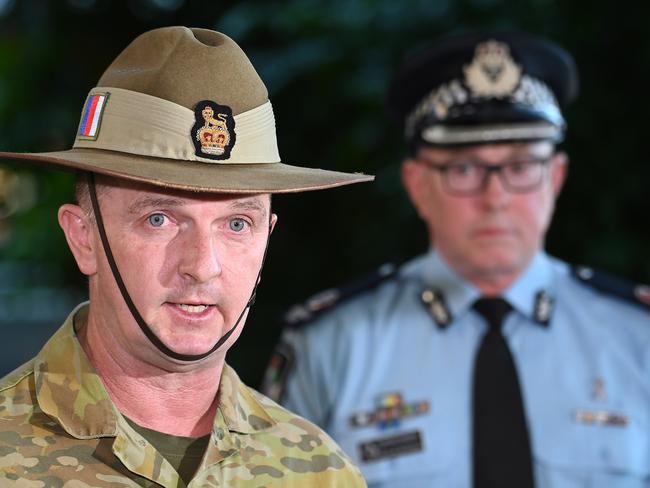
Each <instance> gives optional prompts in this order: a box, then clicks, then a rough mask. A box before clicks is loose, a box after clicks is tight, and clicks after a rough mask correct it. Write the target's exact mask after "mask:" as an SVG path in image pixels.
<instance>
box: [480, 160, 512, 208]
mask: <svg viewBox="0 0 650 488" xmlns="http://www.w3.org/2000/svg"><path fill="white" fill-rule="evenodd" d="M485 178H486V180H485V183H484V185H483V199H484V201H485V202H486V203H487V205H488V206H490V207H499V206H501V205H503V204H505V203H507V202H508V200H509V199H510V191H508V189H507V188H506V187H505V183H504V181H503V175H502V174H501V171H500V169H497V170H496V171H494V170H493V171H488V173H487V174H486V175H485Z"/></svg>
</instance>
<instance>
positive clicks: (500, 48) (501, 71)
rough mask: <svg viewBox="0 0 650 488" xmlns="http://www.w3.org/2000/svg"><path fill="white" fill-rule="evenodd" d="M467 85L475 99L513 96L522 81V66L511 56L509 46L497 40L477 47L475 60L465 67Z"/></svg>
mask: <svg viewBox="0 0 650 488" xmlns="http://www.w3.org/2000/svg"><path fill="white" fill-rule="evenodd" d="M463 71H464V72H465V85H467V87H468V88H469V89H470V91H471V92H472V95H474V96H475V97H486V98H490V97H496V98H501V97H505V96H508V95H511V94H512V93H513V92H514V91H515V89H516V88H517V86H518V85H519V80H520V79H521V66H519V65H518V64H517V63H515V62H514V60H513V59H512V57H511V56H510V48H509V47H508V45H507V44H505V43H503V42H499V41H495V40H491V41H486V42H482V43H481V44H479V45H478V46H476V50H475V51H474V59H473V60H472V62H471V63H470V64H468V65H465V66H464V67H463Z"/></svg>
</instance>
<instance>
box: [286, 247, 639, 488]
mask: <svg viewBox="0 0 650 488" xmlns="http://www.w3.org/2000/svg"><path fill="white" fill-rule="evenodd" d="M432 287H433V288H436V289H438V290H439V291H440V292H441V293H442V295H443V296H444V300H445V302H446V305H447V309H448V311H449V312H450V313H451V318H452V320H451V322H450V323H449V325H448V326H446V327H443V326H439V325H437V324H436V322H435V321H434V319H433V318H432V315H431V313H430V312H429V310H428V309H427V307H426V306H425V305H424V304H423V301H422V299H421V295H422V291H423V290H424V289H428V288H432ZM540 291H545V292H546V293H548V295H549V296H550V297H551V298H552V299H553V300H554V302H555V303H554V308H553V310H552V316H551V319H550V323H549V324H548V326H544V325H542V324H540V323H539V322H536V321H535V320H534V318H535V310H536V296H537V294H538V292H540ZM479 296H480V293H479V291H478V290H477V289H476V288H474V287H473V286H471V285H470V284H468V283H467V282H465V281H464V280H463V279H461V278H460V277H459V276H458V275H456V274H455V273H454V272H453V271H452V270H451V269H450V268H449V267H448V266H447V265H446V264H445V263H444V262H443V261H442V260H441V259H440V257H439V256H437V255H436V254H435V253H434V252H430V253H429V254H427V255H424V256H421V257H419V258H417V259H415V260H413V261H411V262H409V263H407V264H406V265H404V266H403V267H402V268H401V269H400V270H399V272H398V274H397V275H396V276H394V277H393V278H391V279H389V280H387V281H384V282H383V283H381V284H380V285H379V286H376V287H375V288H373V289H370V290H368V291H366V292H364V293H363V294H361V295H359V296H357V297H355V298H354V299H351V300H349V301H347V302H344V303H343V304H341V305H339V306H338V307H336V308H334V309H332V310H330V311H328V312H326V313H324V314H323V315H321V316H320V317H319V318H318V319H317V320H315V321H314V322H312V323H309V324H306V325H303V326H301V327H300V328H293V329H287V330H286V331H285V333H284V336H283V340H284V341H285V343H287V344H289V345H290V346H292V347H293V349H294V354H295V357H294V362H293V368H292V370H291V371H290V372H289V376H288V377H287V385H286V391H285V395H284V401H283V404H284V405H285V406H286V407H288V408H289V409H290V410H293V411H295V412H297V413H298V414H300V415H302V416H304V417H306V418H308V419H309V420H312V421H313V422H315V423H317V424H318V425H320V426H321V427H323V428H324V429H325V430H326V431H327V432H328V433H329V434H330V435H331V436H332V437H334V439H335V440H336V441H337V442H338V443H339V444H340V445H341V447H342V448H343V449H344V450H345V451H346V452H347V453H348V454H349V455H350V456H351V457H352V459H353V460H354V461H355V462H356V464H357V465H358V466H360V468H361V470H362V472H363V474H364V475H365V477H366V479H367V482H368V485H369V486H370V487H381V488H389V487H390V488H421V487H428V488H430V487H440V488H453V487H470V486H471V452H472V449H471V437H472V425H471V422H472V414H471V412H472V398H471V392H472V375H473V365H474V357H475V354H476V351H477V348H478V346H479V344H480V342H481V339H482V337H483V335H484V334H485V332H486V329H487V325H486V323H485V321H484V319H483V318H482V317H481V316H479V315H478V314H477V313H476V312H475V311H474V310H473V309H472V308H471V306H472V303H473V302H474V301H475V300H476V299H477V298H478V297H479ZM503 296H504V298H506V299H507V300H508V301H509V302H510V304H511V305H512V306H513V308H514V312H513V313H511V314H510V315H509V316H508V317H507V319H506V321H505V323H504V326H503V333H504V335H505V336H506V340H507V342H508V344H509V346H510V349H511V351H512V354H513V356H514V360H515V363H516V366H517V370H518V374H519V378H520V383H521V388H522V396H523V402H524V407H525V410H526V416H527V420H528V425H529V431H530V435H531V443H532V453H533V458H534V460H533V461H534V469H535V478H536V482H537V487H538V488H546V487H552V488H578V487H580V488H586V487H589V488H637V487H646V488H647V487H650V314H648V312H647V311H646V310H644V309H642V308H641V307H638V306H636V305H634V304H632V303H627V302H625V301H623V300H621V299H618V298H615V297H613V296H610V295H605V294H603V293H600V292H599V291H597V290H595V289H593V288H592V287H590V286H587V285H585V284H584V283H581V282H579V281H578V280H577V279H575V278H574V277H573V276H572V275H571V273H570V269H569V267H568V266H567V265H566V264H565V263H563V262H560V261H557V260H555V259H553V258H550V257H549V256H547V255H546V254H543V253H540V254H538V255H537V256H536V257H535V259H534V260H533V262H532V263H531V264H530V266H529V267H528V269H527V270H526V271H525V273H524V274H523V275H522V276H521V277H520V279H519V280H518V281H517V282H515V283H514V284H513V285H512V286H511V287H510V288H509V289H508V290H507V291H506V292H505V293H504V295H503ZM391 394H398V395H401V397H400V398H401V402H402V405H410V406H411V407H407V408H406V409H405V410H403V411H402V413H401V414H400V415H402V418H400V419H398V420H395V419H393V421H392V422H390V421H388V422H377V421H372V420H370V421H369V420H368V419H369V418H370V419H371V418H372V415H373V414H377V412H378V410H377V409H378V407H379V406H380V404H381V402H382V401H384V402H387V401H388V402H389V404H390V399H391ZM392 398H395V397H394V396H393V397H392ZM418 409H420V410H425V411H424V412H420V413H414V412H413V410H418ZM404 412H406V414H404ZM369 415H370V417H369ZM354 419H356V420H354ZM354 423H356V425H353V424H354ZM495 449H498V446H495ZM362 452H365V453H366V454H367V453H370V454H371V455H372V456H371V460H364V456H363V455H362ZM373 456H374V457H373Z"/></svg>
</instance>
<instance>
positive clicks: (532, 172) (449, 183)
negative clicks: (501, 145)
mask: <svg viewBox="0 0 650 488" xmlns="http://www.w3.org/2000/svg"><path fill="white" fill-rule="evenodd" d="M552 158H553V157H552V156H550V157H548V158H543V159H517V160H515V161H510V162H507V163H504V164H500V165H495V166H493V165H488V164H485V163H480V162H475V161H466V162H462V161H459V162H457V163H450V164H435V163H433V162H431V161H428V160H424V159H419V160H418V161H419V162H420V163H422V164H425V165H426V166H428V167H429V168H431V169H433V170H435V171H438V172H440V173H442V181H443V183H444V186H445V189H446V190H447V191H448V192H449V193H450V194H452V195H458V196H473V195H478V194H480V193H481V192H483V190H485V188H486V187H487V184H488V178H489V176H490V174H492V173H495V174H496V175H498V176H499V179H500V180H501V184H502V185H503V187H504V188H505V189H506V190H508V191H509V192H512V193H527V192H530V191H533V190H535V189H537V188H538V187H539V185H540V184H541V183H542V181H543V179H544V174H545V168H546V165H547V164H548V163H549V162H550V161H551V159H552Z"/></svg>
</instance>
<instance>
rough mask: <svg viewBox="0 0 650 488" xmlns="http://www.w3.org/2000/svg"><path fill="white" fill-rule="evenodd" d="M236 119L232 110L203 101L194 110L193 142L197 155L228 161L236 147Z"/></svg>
mask: <svg viewBox="0 0 650 488" xmlns="http://www.w3.org/2000/svg"><path fill="white" fill-rule="evenodd" d="M235 138H236V134H235V119H234V118H233V116H232V109H231V108H230V107H228V106H226V105H219V104H218V103H216V102H213V101H211V100H203V101H201V102H199V103H197V104H196V107H195V108H194V125H193V126H192V142H193V143H194V147H195V149H196V155H197V156H199V157H201V158H208V159H216V160H220V159H228V158H229V157H230V151H231V149H232V148H233V146H234V145H235Z"/></svg>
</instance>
